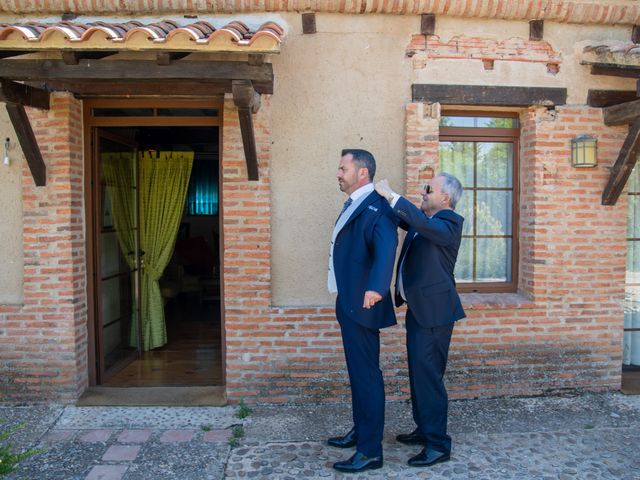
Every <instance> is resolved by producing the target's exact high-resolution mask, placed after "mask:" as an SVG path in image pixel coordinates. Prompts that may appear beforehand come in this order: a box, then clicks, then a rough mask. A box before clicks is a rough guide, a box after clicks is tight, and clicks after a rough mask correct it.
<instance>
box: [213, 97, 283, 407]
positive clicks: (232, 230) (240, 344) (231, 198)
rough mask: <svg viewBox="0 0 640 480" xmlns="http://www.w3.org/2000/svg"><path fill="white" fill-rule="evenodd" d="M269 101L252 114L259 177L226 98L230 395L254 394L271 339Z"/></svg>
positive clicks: (224, 182)
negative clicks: (251, 177)
mask: <svg viewBox="0 0 640 480" xmlns="http://www.w3.org/2000/svg"><path fill="white" fill-rule="evenodd" d="M270 103H271V97H269V96H267V95H263V96H262V106H261V108H260V110H259V111H258V113H257V114H255V115H254V117H253V121H254V130H255V136H256V144H257V150H258V165H259V172H260V179H259V180H258V181H248V180H247V169H246V162H245V158H244V149H243V146H242V136H241V134H240V124H239V120H238V110H237V109H236V107H235V105H234V103H233V97H232V96H231V95H226V96H225V101H224V117H223V122H224V123H223V132H222V172H223V173H222V175H223V180H222V215H223V236H224V254H223V258H222V262H223V267H222V271H223V282H224V290H223V293H224V311H225V335H226V385H227V396H228V398H229V400H230V401H237V400H239V399H240V398H243V397H254V396H257V395H258V386H257V384H258V383H259V378H260V374H261V372H262V371H263V370H264V368H265V364H264V360H263V359H261V358H260V357H261V355H260V354H261V353H262V352H263V350H264V349H265V348H268V347H269V346H271V345H273V340H272V339H268V338H264V336H262V335H261V328H263V326H265V325H267V324H268V323H269V321H270V305H271V202H270V192H271V185H270V178H269V176H270V168H269V164H270V161H271V151H270V127H269V106H270Z"/></svg>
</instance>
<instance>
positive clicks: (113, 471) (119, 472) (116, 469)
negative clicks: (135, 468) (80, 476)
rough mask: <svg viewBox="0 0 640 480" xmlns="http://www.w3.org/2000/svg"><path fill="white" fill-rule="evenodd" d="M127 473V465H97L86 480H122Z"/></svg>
mask: <svg viewBox="0 0 640 480" xmlns="http://www.w3.org/2000/svg"><path fill="white" fill-rule="evenodd" d="M126 471H127V465H96V466H95V467H93V468H92V469H91V471H90V472H89V475H87V476H86V477H85V480H121V479H122V477H124V474H125V472H126Z"/></svg>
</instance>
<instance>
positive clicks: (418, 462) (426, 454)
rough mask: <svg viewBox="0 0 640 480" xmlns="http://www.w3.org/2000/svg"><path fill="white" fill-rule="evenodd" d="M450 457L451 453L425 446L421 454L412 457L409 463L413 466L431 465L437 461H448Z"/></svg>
mask: <svg viewBox="0 0 640 480" xmlns="http://www.w3.org/2000/svg"><path fill="white" fill-rule="evenodd" d="M450 458H451V454H449V453H445V452H439V451H437V450H431V449H428V448H423V449H422V451H421V452H420V453H419V454H417V455H416V456H414V457H411V458H410V459H409V461H408V462H407V463H408V464H409V465H411V466H412V467H430V466H431V465H435V464H436V463H441V462H446V461H448V460H449V459H450Z"/></svg>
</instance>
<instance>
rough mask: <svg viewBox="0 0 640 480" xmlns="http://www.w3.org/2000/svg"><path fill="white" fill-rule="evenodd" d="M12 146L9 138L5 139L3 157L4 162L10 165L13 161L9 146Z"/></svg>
mask: <svg viewBox="0 0 640 480" xmlns="http://www.w3.org/2000/svg"><path fill="white" fill-rule="evenodd" d="M10 147H11V145H10V143H9V138H7V139H5V141H4V157H3V159H2V163H3V164H5V165H9V164H10V163H11V159H10V158H9V148H10Z"/></svg>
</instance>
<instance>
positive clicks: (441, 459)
mask: <svg viewBox="0 0 640 480" xmlns="http://www.w3.org/2000/svg"><path fill="white" fill-rule="evenodd" d="M449 460H451V457H446V458H439V459H438V460H436V461H435V462H431V463H409V462H407V465H409V466H410V467H431V466H433V465H436V464H438V463H443V462H448V461H449Z"/></svg>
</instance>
